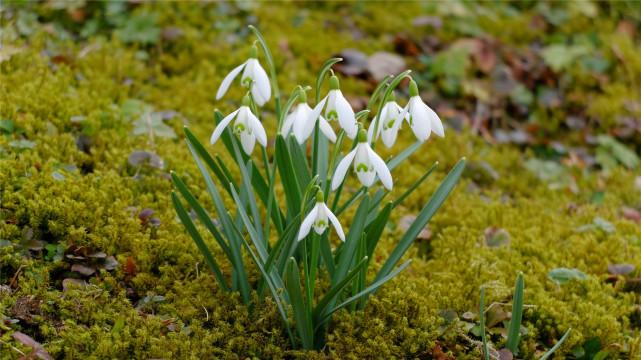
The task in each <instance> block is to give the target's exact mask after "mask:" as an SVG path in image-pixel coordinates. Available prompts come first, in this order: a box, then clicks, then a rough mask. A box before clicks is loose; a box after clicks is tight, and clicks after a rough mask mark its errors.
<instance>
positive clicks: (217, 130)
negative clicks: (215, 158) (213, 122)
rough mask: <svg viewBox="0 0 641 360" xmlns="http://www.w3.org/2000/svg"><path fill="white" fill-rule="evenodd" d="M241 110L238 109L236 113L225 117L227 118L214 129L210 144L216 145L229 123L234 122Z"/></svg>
mask: <svg viewBox="0 0 641 360" xmlns="http://www.w3.org/2000/svg"><path fill="white" fill-rule="evenodd" d="M241 109H242V108H241ZM239 111H240V109H237V110H236V111H234V112H232V113H231V114H229V115H227V116H225V118H224V119H223V120H222V121H221V122H220V123H219V124H218V126H216V128H215V129H214V132H213V133H212V134H211V138H210V139H209V143H211V144H214V143H215V142H216V141H218V138H220V135H221V134H222V133H223V131H225V128H226V127H227V125H229V123H230V122H231V121H232V120H234V117H236V114H238V112H239Z"/></svg>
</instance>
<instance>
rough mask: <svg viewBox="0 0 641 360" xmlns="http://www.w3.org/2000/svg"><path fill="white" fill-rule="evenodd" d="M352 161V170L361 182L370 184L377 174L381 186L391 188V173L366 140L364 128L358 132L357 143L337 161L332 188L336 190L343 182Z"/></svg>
mask: <svg viewBox="0 0 641 360" xmlns="http://www.w3.org/2000/svg"><path fill="white" fill-rule="evenodd" d="M352 162H354V171H355V172H356V176H357V177H358V180H359V181H360V182H361V184H363V185H365V186H367V187H370V186H372V184H374V181H375V180H376V175H378V177H379V178H380V179H381V182H382V183H383V186H385V188H387V189H388V190H392V174H390V171H389V169H388V168H387V164H385V161H383V159H381V157H380V156H378V155H377V154H376V153H375V152H374V150H372V148H371V146H370V145H369V142H367V133H365V130H362V129H361V130H360V131H359V132H358V145H356V148H354V150H352V151H351V152H350V153H349V154H347V155H346V156H345V157H344V158H343V160H341V162H340V163H338V166H337V167H336V171H335V172H334V178H333V179H332V190H336V189H337V188H338V186H339V185H340V184H341V183H342V182H343V179H344V178H345V174H346V173H347V169H348V168H349V165H350V164H351V163H352Z"/></svg>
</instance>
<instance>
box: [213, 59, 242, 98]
mask: <svg viewBox="0 0 641 360" xmlns="http://www.w3.org/2000/svg"><path fill="white" fill-rule="evenodd" d="M246 64H247V61H245V62H244V63H242V64H240V65H238V66H236V67H235V68H234V69H233V70H232V71H230V72H229V74H227V76H225V78H224V79H223V82H221V83H220V86H219V87H218V91H217V92H216V100H220V99H221V98H222V97H223V96H224V95H225V94H226V93H227V90H229V86H230V85H231V83H232V81H234V79H235V78H236V76H238V74H239V73H240V72H241V71H242V70H243V68H244V67H245V65H246Z"/></svg>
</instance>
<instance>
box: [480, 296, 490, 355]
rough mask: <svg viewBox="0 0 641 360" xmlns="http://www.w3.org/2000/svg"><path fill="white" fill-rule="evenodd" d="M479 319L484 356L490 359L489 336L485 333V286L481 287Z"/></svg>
mask: <svg viewBox="0 0 641 360" xmlns="http://www.w3.org/2000/svg"><path fill="white" fill-rule="evenodd" d="M479 319H480V320H481V325H480V326H481V341H483V358H484V359H485V360H490V352H489V351H488V349H487V337H486V335H485V287H483V286H482V287H481V300H480V304H479Z"/></svg>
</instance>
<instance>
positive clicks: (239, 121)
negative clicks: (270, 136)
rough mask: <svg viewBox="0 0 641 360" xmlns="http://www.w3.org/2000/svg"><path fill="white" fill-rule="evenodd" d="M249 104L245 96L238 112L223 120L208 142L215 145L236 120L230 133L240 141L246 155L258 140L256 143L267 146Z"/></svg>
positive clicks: (263, 131)
mask: <svg viewBox="0 0 641 360" xmlns="http://www.w3.org/2000/svg"><path fill="white" fill-rule="evenodd" d="M249 104H250V99H249V96H248V95H245V97H244V98H243V105H242V106H241V107H240V108H239V109H238V110H236V111H234V112H232V113H231V114H229V115H227V116H226V117H225V118H223V120H222V121H221V122H220V123H219V124H218V126H216V128H215V129H214V132H213V133H212V134H211V139H210V140H209V142H210V143H211V144H214V143H216V141H218V139H219V138H220V135H221V134H222V133H223V131H224V130H225V128H226V127H227V126H228V125H229V123H230V122H231V121H232V120H234V119H236V121H234V127H233V130H232V132H233V133H234V134H236V136H238V138H239V139H240V144H241V145H242V148H243V150H244V151H245V153H246V154H247V155H251V153H252V150H254V145H256V140H258V143H259V144H261V145H262V146H263V147H265V146H267V134H266V133H265V129H264V128H263V124H261V123H260V121H259V120H258V118H257V117H256V115H254V114H253V113H252V112H251V110H250V109H249Z"/></svg>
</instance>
